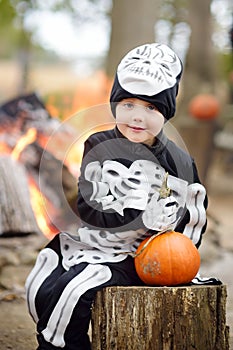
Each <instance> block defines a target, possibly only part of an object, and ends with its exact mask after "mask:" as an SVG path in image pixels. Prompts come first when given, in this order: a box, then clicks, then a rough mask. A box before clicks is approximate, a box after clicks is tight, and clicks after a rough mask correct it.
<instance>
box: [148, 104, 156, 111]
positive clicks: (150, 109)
mask: <svg viewBox="0 0 233 350" xmlns="http://www.w3.org/2000/svg"><path fill="white" fill-rule="evenodd" d="M147 109H149V111H155V110H157V108H156V107H155V106H154V105H148V106H147Z"/></svg>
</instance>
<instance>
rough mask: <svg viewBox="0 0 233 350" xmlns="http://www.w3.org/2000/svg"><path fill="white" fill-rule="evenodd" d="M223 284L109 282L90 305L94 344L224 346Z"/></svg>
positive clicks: (102, 348)
mask: <svg viewBox="0 0 233 350" xmlns="http://www.w3.org/2000/svg"><path fill="white" fill-rule="evenodd" d="M226 297H227V291H226V286H224V285H220V286H187V287H108V288H105V289H103V290H102V291H99V292H98V293H97V296H96V299H95V302H94V305H93V310H92V349H93V350H114V349H117V350H126V349H127V350H193V349H196V350H228V349H229V344H228V336H229V327H228V326H226Z"/></svg>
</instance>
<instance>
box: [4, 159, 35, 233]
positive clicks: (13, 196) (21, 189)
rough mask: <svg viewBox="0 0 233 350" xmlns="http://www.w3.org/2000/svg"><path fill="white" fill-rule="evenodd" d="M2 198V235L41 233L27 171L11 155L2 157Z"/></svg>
mask: <svg viewBox="0 0 233 350" xmlns="http://www.w3.org/2000/svg"><path fill="white" fill-rule="evenodd" d="M0 198H1V200H0V236H15V235H26V234H29V233H40V229H39V227H38V225H37V222H36V218H35V215H34V212H33V210H32V206H31V201H30V193H29V187H28V178H27V174H26V171H25V169H24V167H23V165H21V164H20V163H18V162H16V161H15V160H14V159H12V158H11V157H9V156H5V157H4V156H2V157H0Z"/></svg>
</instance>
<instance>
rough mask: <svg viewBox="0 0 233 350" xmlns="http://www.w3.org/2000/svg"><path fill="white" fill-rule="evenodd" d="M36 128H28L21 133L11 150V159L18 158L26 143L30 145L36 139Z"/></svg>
mask: <svg viewBox="0 0 233 350" xmlns="http://www.w3.org/2000/svg"><path fill="white" fill-rule="evenodd" d="M36 136H37V130H36V129H35V128H30V129H29V130H28V131H27V133H26V134H25V135H23V136H22V137H21V138H20V139H19V141H18V142H17V144H16V146H15V148H14V149H13V151H12V152H11V156H12V158H13V159H15V160H18V159H19V156H20V153H21V152H22V151H23V150H24V148H25V147H26V146H27V145H30V144H31V143H33V142H34V141H35V140H36Z"/></svg>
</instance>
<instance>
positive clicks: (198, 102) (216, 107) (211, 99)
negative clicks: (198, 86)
mask: <svg viewBox="0 0 233 350" xmlns="http://www.w3.org/2000/svg"><path fill="white" fill-rule="evenodd" d="M188 110H189V113H190V114H191V116H192V117H194V118H196V119H202V120H212V119H215V118H216V117H217V116H218V114H219V112H220V104H219V101H218V100H217V98H216V97H215V96H213V95H211V94H200V95H197V96H195V97H193V99H192V100H191V101H190V103H189V106H188Z"/></svg>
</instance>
